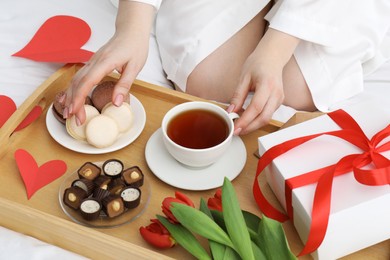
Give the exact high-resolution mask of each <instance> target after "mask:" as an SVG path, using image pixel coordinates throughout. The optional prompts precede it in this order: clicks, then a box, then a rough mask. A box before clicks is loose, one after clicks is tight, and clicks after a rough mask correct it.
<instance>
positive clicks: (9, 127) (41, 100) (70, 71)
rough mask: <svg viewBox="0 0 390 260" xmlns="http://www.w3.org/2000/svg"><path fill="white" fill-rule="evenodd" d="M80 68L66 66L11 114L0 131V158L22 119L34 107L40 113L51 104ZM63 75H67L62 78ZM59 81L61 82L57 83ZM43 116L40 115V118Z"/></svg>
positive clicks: (71, 65) (70, 65) (73, 65)
mask: <svg viewBox="0 0 390 260" xmlns="http://www.w3.org/2000/svg"><path fill="white" fill-rule="evenodd" d="M79 66H81V65H78V64H67V65H65V66H64V67H62V68H61V69H59V70H58V71H56V72H55V73H54V74H53V75H52V76H50V77H49V78H48V79H47V80H46V81H45V82H43V83H42V84H41V85H40V86H39V87H38V88H37V89H36V90H35V91H34V92H33V93H32V94H31V96H30V97H28V98H27V99H26V100H25V101H24V102H23V103H22V104H21V105H20V106H19V107H18V109H17V110H16V111H15V112H14V113H13V114H12V116H11V117H10V118H9V119H8V120H7V122H5V124H4V125H3V126H2V127H1V129H0V158H2V157H3V156H4V154H5V153H6V152H7V150H8V147H9V144H10V141H11V138H12V135H13V132H14V130H15V129H16V127H18V125H19V124H20V123H21V122H22V121H23V119H24V118H25V117H26V116H27V115H28V114H29V113H30V111H31V110H32V109H33V108H34V107H35V106H37V105H38V106H40V107H41V108H42V111H45V109H46V108H47V107H48V105H50V104H51V102H52V100H53V99H54V97H55V95H56V94H57V93H58V92H60V91H61V90H63V89H64V88H65V87H66V86H67V84H66V82H64V81H65V80H66V81H67V82H69V80H70V79H71V78H72V76H73V75H74V74H75V73H76V70H77V68H78V67H79ZM64 74H67V75H66V76H65V77H64ZM59 81H61V82H59ZM43 114H45V113H42V114H41V116H42V115H43Z"/></svg>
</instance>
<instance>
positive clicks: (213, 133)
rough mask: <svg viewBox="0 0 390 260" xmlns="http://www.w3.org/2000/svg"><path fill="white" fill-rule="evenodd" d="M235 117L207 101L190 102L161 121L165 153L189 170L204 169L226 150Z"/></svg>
mask: <svg viewBox="0 0 390 260" xmlns="http://www.w3.org/2000/svg"><path fill="white" fill-rule="evenodd" d="M238 117H239V116H238V115H237V114H236V113H228V112H227V111H226V110H224V109H223V108H221V107H219V106H218V105H215V104H213V103H209V102H206V101H190V102H185V103H182V104H179V105H177V106H175V107H173V108H172V109H171V110H169V111H168V112H167V113H166V114H165V116H164V118H163V120H162V126H161V129H162V135H163V141H164V145H165V147H166V149H167V150H168V152H169V153H170V154H171V155H172V156H173V158H175V159H176V160H177V161H179V162H180V163H182V164H184V165H186V166H190V167H206V166H209V165H211V164H213V163H214V162H216V161H217V160H218V159H219V158H221V157H222V155H223V154H224V153H225V151H226V150H227V149H228V148H229V146H230V144H231V142H232V138H233V132H234V122H233V120H234V119H235V118H238Z"/></svg>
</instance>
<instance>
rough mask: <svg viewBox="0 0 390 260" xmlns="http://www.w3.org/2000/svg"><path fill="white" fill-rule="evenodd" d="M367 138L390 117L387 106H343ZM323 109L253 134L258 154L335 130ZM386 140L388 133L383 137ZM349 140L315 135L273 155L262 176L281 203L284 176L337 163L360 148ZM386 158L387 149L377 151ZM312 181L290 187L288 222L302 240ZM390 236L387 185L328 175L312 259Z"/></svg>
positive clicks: (341, 253)
mask: <svg viewBox="0 0 390 260" xmlns="http://www.w3.org/2000/svg"><path fill="white" fill-rule="evenodd" d="M344 110H345V111H346V112H347V113H348V114H350V115H351V116H352V117H353V118H354V119H355V121H356V122H357V123H358V124H359V125H360V127H361V128H362V129H363V131H364V133H365V134H366V136H367V137H368V138H371V137H372V136H373V135H374V134H375V133H377V132H378V131H380V130H382V129H383V128H384V127H386V126H387V125H388V124H389V123H390V109H388V110H387V111H386V110H383V109H382V108H378V107H377V106H376V105H375V104H372V103H369V102H368V103H364V104H360V105H358V106H356V105H355V106H353V107H349V108H345V109H344ZM339 129H340V127H339V126H338V125H337V124H336V123H335V122H333V121H332V119H331V118H329V117H328V116H327V115H323V116H320V117H317V118H314V119H311V120H309V121H306V122H303V123H300V124H297V125H294V126H291V127H288V128H285V129H282V130H279V131H277V132H275V133H271V134H268V135H266V136H262V137H260V138H259V140H258V141H259V153H260V155H262V154H264V152H265V151H266V150H268V149H270V148H271V147H273V146H275V145H277V144H280V143H282V142H284V141H287V140H291V139H294V138H297V137H301V136H307V135H311V134H316V133H322V132H328V131H333V130H339ZM388 140H390V139H389V138H387V139H385V140H384V141H388ZM361 152H362V151H361V150H360V149H359V148H357V147H355V146H354V145H352V144H350V143H348V142H346V141H344V140H342V139H339V138H336V137H332V136H320V137H317V138H315V139H313V140H310V141H308V142H307V143H304V144H302V145H300V146H298V147H296V148H293V149H292V150H290V151H288V152H287V153H285V154H283V155H281V156H279V157H278V158H276V159H274V160H273V162H272V163H271V164H270V165H269V166H268V167H267V168H266V169H265V174H266V177H267V182H268V184H269V185H270V187H271V189H272V190H273V192H274V193H275V195H276V197H277V198H278V200H279V202H280V203H281V204H282V206H283V207H284V209H286V203H285V187H284V184H285V180H286V179H289V178H291V177H294V176H297V175H301V174H304V173H307V172H309V171H312V170H316V169H320V168H322V167H325V166H329V165H333V164H335V163H337V161H338V160H339V159H341V158H342V157H344V156H346V155H348V154H353V153H361ZM382 155H383V156H385V157H387V158H390V151H387V152H384V153H382ZM315 187H316V184H310V185H307V186H304V187H300V188H297V189H294V190H293V193H292V206H293V209H294V211H293V212H294V213H293V214H294V226H295V228H296V229H297V231H298V234H299V236H300V237H301V239H302V241H303V242H304V243H305V242H306V240H307V237H308V234H309V228H310V223H311V210H312V204H313V197H314V191H315ZM389 238H390V185H383V186H368V185H364V184H361V183H359V182H357V181H356V179H355V178H354V176H353V173H352V172H350V173H347V174H344V175H341V176H337V177H335V178H334V181H333V188H332V200H331V210H330V216H329V223H328V228H327V231H326V235H325V237H324V240H323V242H322V244H321V245H320V247H319V248H318V249H317V251H315V252H313V253H312V256H313V258H314V259H326V260H329V259H336V258H340V257H342V256H345V255H348V254H351V253H353V252H356V251H358V250H361V249H363V248H366V247H369V246H371V245H374V244H376V243H379V242H381V241H384V240H387V239H389Z"/></svg>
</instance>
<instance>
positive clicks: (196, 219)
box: [171, 202, 234, 248]
mask: <svg viewBox="0 0 390 260" xmlns="http://www.w3.org/2000/svg"><path fill="white" fill-rule="evenodd" d="M171 205H172V206H171V212H172V213H173V215H174V216H175V217H176V219H177V220H178V221H179V222H180V223H181V224H182V225H183V226H184V227H186V228H187V229H188V230H190V231H191V232H194V233H197V234H199V235H201V236H203V237H205V238H207V239H210V240H213V241H215V242H218V243H220V244H223V245H226V246H229V247H232V248H234V245H233V243H232V241H231V240H230V238H229V236H228V235H227V234H226V232H225V231H224V230H223V229H222V228H220V227H219V226H218V225H217V224H216V223H215V222H214V221H213V220H212V219H211V218H210V217H208V216H207V215H206V214H205V213H203V212H201V211H199V210H197V209H195V208H193V207H190V206H187V205H184V204H181V203H177V202H176V203H175V202H174V203H172V204H171Z"/></svg>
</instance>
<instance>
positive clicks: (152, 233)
mask: <svg viewBox="0 0 390 260" xmlns="http://www.w3.org/2000/svg"><path fill="white" fill-rule="evenodd" d="M150 221H151V222H152V223H151V224H149V226H146V227H140V228H139V232H140V233H141V236H142V237H143V239H144V240H145V241H146V242H148V243H149V244H151V245H152V246H155V247H158V248H161V249H162V248H170V247H173V246H174V245H175V244H176V240H175V239H174V238H173V237H172V236H171V234H170V233H169V231H168V230H167V229H166V228H165V227H164V225H163V224H161V222H160V221H159V220H158V219H151V220H150Z"/></svg>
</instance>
